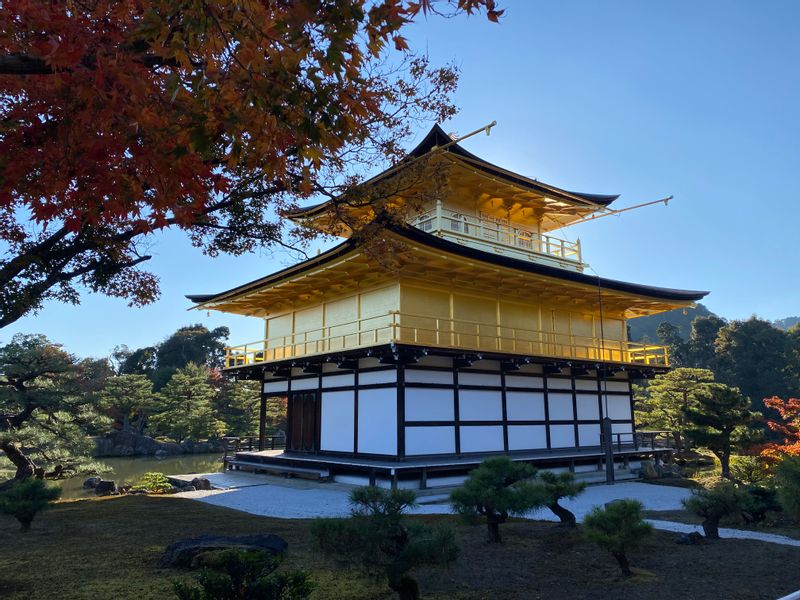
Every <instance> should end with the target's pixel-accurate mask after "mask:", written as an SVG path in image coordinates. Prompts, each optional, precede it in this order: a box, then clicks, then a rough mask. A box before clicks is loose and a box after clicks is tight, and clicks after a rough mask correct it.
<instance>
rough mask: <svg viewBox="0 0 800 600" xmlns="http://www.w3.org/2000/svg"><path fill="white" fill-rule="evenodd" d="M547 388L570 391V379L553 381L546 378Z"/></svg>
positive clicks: (550, 378)
mask: <svg viewBox="0 0 800 600" xmlns="http://www.w3.org/2000/svg"><path fill="white" fill-rule="evenodd" d="M547 388H548V389H550V390H571V389H572V380H571V379H554V378H552V377H548V378H547Z"/></svg>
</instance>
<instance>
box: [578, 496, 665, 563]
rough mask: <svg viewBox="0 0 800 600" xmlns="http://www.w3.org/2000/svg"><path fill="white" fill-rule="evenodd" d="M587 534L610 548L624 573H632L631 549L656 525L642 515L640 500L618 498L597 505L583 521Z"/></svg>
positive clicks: (601, 545)
mask: <svg viewBox="0 0 800 600" xmlns="http://www.w3.org/2000/svg"><path fill="white" fill-rule="evenodd" d="M583 524H584V528H585V532H586V537H587V538H589V540H591V541H592V542H594V543H595V544H597V545H599V546H600V547H602V548H605V549H606V550H608V551H609V552H610V553H611V555H612V556H613V557H614V558H615V559H616V560H617V563H618V564H619V568H620V570H621V571H622V574H623V575H624V576H625V577H630V576H631V575H632V573H631V567H630V563H628V556H627V552H628V550H631V549H633V548H635V547H636V546H638V545H639V544H640V543H641V542H642V540H643V539H644V538H646V537H647V536H648V535H650V534H651V533H652V531H653V527H652V526H651V525H650V524H649V523H645V521H644V519H643V518H642V503H641V502H639V501H638V500H616V501H614V502H611V503H609V504H607V505H606V506H605V508H601V507H599V506H596V507H595V508H594V509H593V510H592V512H590V513H589V514H588V515H586V518H585V519H584V521H583Z"/></svg>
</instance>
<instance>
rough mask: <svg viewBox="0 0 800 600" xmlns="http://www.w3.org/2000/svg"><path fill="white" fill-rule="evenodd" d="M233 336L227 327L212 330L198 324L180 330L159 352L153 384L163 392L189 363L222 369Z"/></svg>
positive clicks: (160, 347) (168, 339)
mask: <svg viewBox="0 0 800 600" xmlns="http://www.w3.org/2000/svg"><path fill="white" fill-rule="evenodd" d="M229 335H230V330H229V329H228V328H227V327H217V328H216V329H213V330H209V329H208V328H207V327H206V326H205V325H202V324H200V323H197V324H195V325H187V326H185V327H180V328H179V329H178V330H177V331H176V332H175V333H173V334H172V335H170V336H169V337H168V338H167V339H165V340H164V341H163V342H161V344H159V345H158V348H157V349H156V368H155V371H154V373H153V383H154V384H155V388H156V390H160V389H161V387H162V386H164V384H166V382H167V381H169V379H170V377H172V375H173V374H174V373H175V372H176V371H177V370H178V369H183V368H184V367H186V366H187V365H189V364H190V363H194V364H195V365H205V366H206V367H208V368H209V369H216V368H220V367H222V366H224V365H223V362H224V360H225V342H226V341H227V339H228V336H229Z"/></svg>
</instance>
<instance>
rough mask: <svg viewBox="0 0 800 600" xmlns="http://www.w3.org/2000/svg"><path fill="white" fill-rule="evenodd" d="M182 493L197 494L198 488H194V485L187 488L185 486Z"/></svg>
mask: <svg viewBox="0 0 800 600" xmlns="http://www.w3.org/2000/svg"><path fill="white" fill-rule="evenodd" d="M181 491H182V492H196V491H197V488H196V487H194V486H193V485H187V486H185V487H182V488H181Z"/></svg>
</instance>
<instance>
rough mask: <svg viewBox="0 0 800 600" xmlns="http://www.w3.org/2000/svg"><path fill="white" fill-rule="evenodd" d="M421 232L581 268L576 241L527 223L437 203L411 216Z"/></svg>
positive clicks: (483, 247)
mask: <svg viewBox="0 0 800 600" xmlns="http://www.w3.org/2000/svg"><path fill="white" fill-rule="evenodd" d="M411 224H412V225H414V226H415V227H417V228H419V229H421V230H422V231H425V232H428V233H432V234H434V235H438V236H440V237H443V238H445V239H449V240H451V241H455V242H457V243H460V244H464V245H466V246H473V247H477V248H480V249H484V250H487V251H491V252H494V253H496V254H503V255H507V256H512V257H514V258H520V259H524V260H532V261H536V262H545V263H551V264H555V265H557V266H561V267H564V268H568V269H572V270H583V267H584V265H583V260H582V258H581V244H580V241H577V242H569V241H567V240H562V239H559V238H555V237H552V236H549V235H543V234H540V233H536V232H535V231H532V230H531V228H530V226H527V225H522V224H519V223H514V222H509V221H507V220H505V219H497V218H494V217H489V216H481V217H474V216H469V215H465V214H462V213H457V212H454V211H451V210H447V209H445V208H442V207H441V206H437V207H436V208H435V209H434V210H431V211H428V212H425V213H422V214H420V215H418V216H416V217H415V218H414V219H412V221H411Z"/></svg>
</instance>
